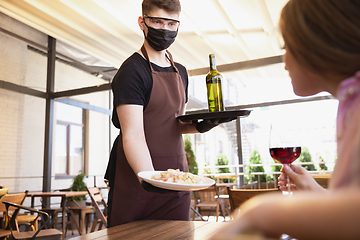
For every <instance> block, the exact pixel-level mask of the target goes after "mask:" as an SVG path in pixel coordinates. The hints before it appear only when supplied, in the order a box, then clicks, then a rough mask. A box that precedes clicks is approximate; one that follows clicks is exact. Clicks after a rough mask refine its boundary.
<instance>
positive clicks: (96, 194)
mask: <svg viewBox="0 0 360 240" xmlns="http://www.w3.org/2000/svg"><path fill="white" fill-rule="evenodd" d="M86 189H87V191H88V193H89V196H90V198H91V201H92V203H93V205H94V208H95V217H96V218H97V219H100V221H101V222H102V223H103V224H104V226H105V227H106V226H107V218H106V216H107V205H106V202H105V200H104V198H103V196H102V195H101V192H100V189H99V188H98V187H92V188H89V187H86ZM99 204H102V205H104V211H101V208H100V205H99Z"/></svg>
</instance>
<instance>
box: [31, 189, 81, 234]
mask: <svg viewBox="0 0 360 240" xmlns="http://www.w3.org/2000/svg"><path fill="white" fill-rule="evenodd" d="M87 194H88V192H87V191H78V192H75V191H74V192H73V191H64V192H38V193H28V194H27V196H28V197H31V207H32V208H34V204H35V197H42V198H45V197H61V209H62V233H63V235H62V239H65V227H66V221H65V220H66V217H65V216H66V201H67V198H68V197H75V196H84V195H87ZM77 229H78V230H79V226H77Z"/></svg>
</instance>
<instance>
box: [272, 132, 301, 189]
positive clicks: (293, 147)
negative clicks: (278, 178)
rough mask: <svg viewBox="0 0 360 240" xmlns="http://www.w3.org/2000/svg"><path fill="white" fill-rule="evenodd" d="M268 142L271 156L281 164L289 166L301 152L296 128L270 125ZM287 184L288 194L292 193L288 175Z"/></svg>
mask: <svg viewBox="0 0 360 240" xmlns="http://www.w3.org/2000/svg"><path fill="white" fill-rule="evenodd" d="M269 142H270V143H269V149H270V155H271V157H272V158H273V159H274V160H275V161H277V162H279V163H281V164H283V165H285V164H287V165H289V166H290V164H291V163H292V162H294V161H295V160H296V159H297V158H298V157H299V156H300V154H301V145H300V140H299V133H298V130H296V129H291V128H286V127H284V126H278V127H274V126H271V127H270V141H269ZM287 186H288V194H289V195H292V192H291V189H290V179H289V176H287Z"/></svg>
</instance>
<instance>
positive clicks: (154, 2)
mask: <svg viewBox="0 0 360 240" xmlns="http://www.w3.org/2000/svg"><path fill="white" fill-rule="evenodd" d="M154 8H160V9H164V10H165V11H166V12H169V13H180V12H181V5H180V1H179V0H144V1H143V2H142V14H143V15H147V14H149V12H151V11H152V10H153V9H154Z"/></svg>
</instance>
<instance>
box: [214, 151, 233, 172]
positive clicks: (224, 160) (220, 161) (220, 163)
mask: <svg viewBox="0 0 360 240" xmlns="http://www.w3.org/2000/svg"><path fill="white" fill-rule="evenodd" d="M228 164H229V160H228V159H227V157H226V156H225V155H224V154H220V155H218V156H217V159H216V166H224V165H228ZM218 172H219V173H230V169H229V168H228V167H227V168H219V169H218Z"/></svg>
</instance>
